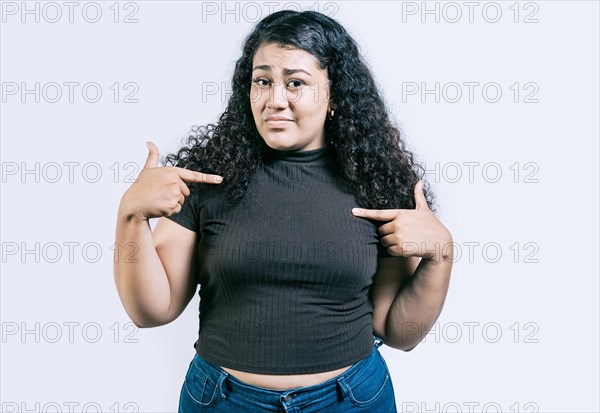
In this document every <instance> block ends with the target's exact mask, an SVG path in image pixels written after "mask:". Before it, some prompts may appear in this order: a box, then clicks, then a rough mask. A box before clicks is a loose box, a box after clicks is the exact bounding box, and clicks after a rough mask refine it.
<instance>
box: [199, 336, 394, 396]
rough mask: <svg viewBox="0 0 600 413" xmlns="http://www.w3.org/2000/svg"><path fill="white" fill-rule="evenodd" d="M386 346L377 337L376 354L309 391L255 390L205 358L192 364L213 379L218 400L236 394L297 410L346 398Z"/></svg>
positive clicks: (254, 387)
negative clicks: (355, 380)
mask: <svg viewBox="0 0 600 413" xmlns="http://www.w3.org/2000/svg"><path fill="white" fill-rule="evenodd" d="M382 344H383V340H382V339H381V338H379V337H374V344H373V350H372V351H371V353H370V354H369V356H367V357H365V358H364V359H362V360H360V361H358V362H356V363H355V364H353V365H352V366H351V367H350V368H349V369H348V370H346V371H344V372H342V373H341V374H339V375H337V376H336V377H333V378H331V379H329V380H326V381H324V382H323V383H319V384H315V385H312V386H307V387H297V388H293V389H288V390H275V389H267V388H263V387H258V386H253V385H250V384H248V383H245V382H243V381H241V380H239V379H238V378H236V377H234V376H233V375H231V374H229V373H228V372H226V371H225V370H223V369H222V368H221V367H220V366H218V365H216V364H213V363H211V362H209V361H208V360H206V359H204V358H202V357H201V356H200V355H199V354H198V353H196V354H195V355H194V359H193V363H194V364H195V365H196V367H197V368H199V369H201V370H202V371H204V372H205V374H207V375H209V376H211V377H212V379H213V380H214V382H216V383H217V388H216V393H217V394H216V396H217V397H219V396H220V397H221V398H223V399H226V398H227V394H226V390H227V391H230V392H233V393H236V394H238V395H240V396H242V397H244V398H247V399H251V400H255V401H257V402H270V403H273V404H279V403H281V404H286V403H293V404H294V405H295V406H302V404H304V403H308V402H310V401H311V400H314V399H318V398H320V397H326V396H327V395H330V394H331V393H332V392H336V391H337V392H339V393H340V395H341V396H342V397H345V396H346V395H347V392H348V390H349V387H348V384H347V383H346V382H347V381H348V380H351V379H353V378H354V376H356V375H359V374H361V370H362V369H361V367H363V366H366V365H368V364H369V363H371V362H373V361H374V360H375V358H376V357H380V355H379V350H378V348H379V347H380V346H381V345H382Z"/></svg>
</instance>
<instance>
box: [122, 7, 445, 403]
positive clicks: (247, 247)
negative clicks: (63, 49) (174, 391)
mask: <svg viewBox="0 0 600 413" xmlns="http://www.w3.org/2000/svg"><path fill="white" fill-rule="evenodd" d="M232 88H233V94H232V96H231V98H230V100H229V102H228V106H227V108H226V110H225V112H224V113H223V114H222V115H221V117H220V119H219V120H218V122H217V124H216V125H212V124H211V125H208V126H207V127H204V128H194V129H193V133H192V134H191V135H190V137H189V138H188V141H187V143H186V145H185V146H184V147H183V148H181V149H180V150H179V151H178V152H177V153H176V154H170V155H168V156H167V157H166V163H168V164H169V165H171V166H165V167H157V166H158V158H159V153H158V149H157V148H156V146H155V145H154V144H153V143H151V142H149V143H148V148H149V154H148V159H147V162H146V165H145V167H144V169H143V170H142V171H141V173H140V175H139V177H138V180H137V182H136V183H135V184H133V185H132V186H131V187H130V188H129V189H128V190H127V192H126V193H125V194H124V195H123V198H122V201H121V204H120V207H119V212H118V222H117V234H116V240H117V245H120V246H122V247H123V248H126V246H127V245H128V243H134V245H135V247H136V248H137V254H136V258H137V260H135V261H136V262H116V263H115V280H116V284H117V289H118V291H119V295H120V297H121V300H122V302H123V305H124V307H125V309H126V311H127V313H128V314H129V316H130V317H131V319H132V320H133V321H134V322H135V324H136V325H138V326H139V327H154V326H159V325H164V324H166V323H169V322H171V321H173V320H175V319H176V318H177V317H178V316H179V315H180V314H181V313H182V312H183V310H184V309H185V307H186V305H187V304H188V303H189V302H190V300H191V298H192V297H193V296H194V294H195V293H196V289H197V287H198V284H200V293H199V294H200V312H199V314H200V328H199V334H198V340H197V341H196V343H195V344H194V348H195V350H196V352H195V354H194V357H193V360H192V361H191V363H190V366H189V369H188V372H187V375H186V378H185V380H184V383H183V387H182V389H181V395H180V404H179V411H180V412H193V411H210V412H238V411H239V412H257V411H258V412H260V411H272V412H278V411H284V412H285V411H298V412H318V411H325V412H346V413H348V412H354V411H357V412H358V411H361V412H395V411H396V406H395V397H394V390H393V383H392V380H391V377H390V374H389V371H388V368H387V365H386V363H385V361H384V359H383V357H382V356H381V354H380V353H379V351H378V347H379V346H380V345H381V344H382V343H385V344H387V345H389V346H391V347H393V348H397V349H401V350H405V351H408V350H410V349H412V348H413V347H415V346H416V345H417V344H418V343H419V342H420V341H421V340H422V339H423V337H424V336H425V335H426V334H427V331H428V330H429V329H430V328H431V326H432V325H433V323H434V322H435V320H436V319H437V317H438V316H439V314H440V312H441V309H442V307H443V303H444V300H445V297H446V293H447V290H448V283H449V279H450V272H451V259H450V258H451V257H452V254H453V251H452V237H451V234H450V232H449V231H448V230H447V229H446V228H445V227H444V226H443V225H442V224H441V223H440V222H439V221H438V219H437V218H436V216H435V215H434V212H433V211H432V210H431V208H432V207H433V201H432V199H433V195H432V194H431V192H430V191H429V190H427V189H425V188H424V186H423V181H422V179H420V178H422V176H423V170H422V168H420V167H419V166H418V165H417V164H416V163H415V162H414V161H413V155H412V154H411V153H410V152H409V151H408V150H407V149H406V148H405V143H404V142H403V140H402V138H401V134H400V132H399V130H398V129H397V128H396V127H395V126H394V125H393V124H392V121H391V120H390V116H389V114H388V111H387V109H386V106H385V104H384V102H383V99H382V97H381V94H380V92H379V91H378V89H377V87H376V84H375V81H374V79H373V76H372V75H371V73H370V71H369V69H368V68H367V65H366V64H365V63H364V60H363V59H362V57H361V56H360V54H359V51H358V47H357V45H356V43H355V42H354V40H353V39H352V38H351V37H350V36H349V35H348V33H347V32H346V30H345V29H344V28H343V27H342V26H341V25H340V24H339V23H337V22H336V21H335V20H333V19H331V18H329V17H327V16H325V15H323V14H320V13H318V12H313V11H305V12H296V11H290V10H284V11H280V12H276V13H273V14H271V15H269V16H267V17H266V18H264V19H263V20H262V21H260V22H259V23H258V24H257V25H256V27H255V28H254V30H253V31H252V32H251V33H250V34H249V35H248V37H247V38H246V40H245V43H244V46H243V52H242V56H241V57H240V58H239V59H238V61H237V64H236V67H235V72H234V75H233V84H232ZM356 208H358V209H356ZM158 217H160V219H159V220H158V222H157V225H156V227H155V229H154V231H152V230H151V229H150V226H149V224H148V220H149V219H150V218H158ZM129 245H131V244H129Z"/></svg>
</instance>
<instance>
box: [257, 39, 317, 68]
mask: <svg viewBox="0 0 600 413" xmlns="http://www.w3.org/2000/svg"><path fill="white" fill-rule="evenodd" d="M257 65H268V66H271V67H273V68H275V69H277V68H285V69H301V68H310V69H312V71H314V70H315V69H318V70H322V69H321V68H320V67H319V61H318V60H317V58H316V57H314V56H313V55H311V54H310V53H308V52H307V51H305V50H302V49H296V48H289V47H285V48H284V47H281V46H279V45H276V44H273V43H268V44H263V45H262V46H260V47H259V48H258V49H257V50H256V53H255V54H254V57H253V59H252V66H253V67H254V66H257Z"/></svg>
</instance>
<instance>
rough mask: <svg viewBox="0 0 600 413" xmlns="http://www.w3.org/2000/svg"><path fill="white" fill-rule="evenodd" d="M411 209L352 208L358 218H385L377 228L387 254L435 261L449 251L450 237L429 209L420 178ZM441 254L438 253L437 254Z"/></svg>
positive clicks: (450, 247)
mask: <svg viewBox="0 0 600 413" xmlns="http://www.w3.org/2000/svg"><path fill="white" fill-rule="evenodd" d="M414 193H415V205H416V208H415V209H361V208H353V209H352V213H353V214H354V215H356V216H358V217H362V218H369V219H375V220H379V221H389V222H388V223H387V224H383V225H381V226H380V227H379V230H378V233H379V234H380V235H381V237H382V238H381V244H382V245H383V246H385V247H387V250H388V252H389V253H390V254H391V255H395V256H403V257H423V258H424V259H430V260H435V261H439V260H440V259H441V257H442V256H445V255H448V249H450V251H452V236H451V235H450V232H449V231H448V229H446V227H444V226H443V225H442V223H441V222H440V221H439V220H438V219H437V217H436V216H435V214H434V213H433V212H432V211H431V210H430V209H429V206H428V205H427V201H426V199H425V194H424V193H423V181H422V180H419V181H418V182H417V184H416V185H415V189H414ZM440 253H441V255H440Z"/></svg>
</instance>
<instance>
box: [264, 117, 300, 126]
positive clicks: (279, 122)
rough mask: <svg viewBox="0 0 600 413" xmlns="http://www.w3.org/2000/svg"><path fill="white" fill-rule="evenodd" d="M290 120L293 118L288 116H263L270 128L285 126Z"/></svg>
mask: <svg viewBox="0 0 600 413" xmlns="http://www.w3.org/2000/svg"><path fill="white" fill-rule="evenodd" d="M291 122H293V120H292V119H290V118H286V117H285V116H273V115H272V116H267V117H266V118H265V123H266V124H267V126H268V127H270V128H285V127H286V126H288V125H289V124H290V123H291Z"/></svg>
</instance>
